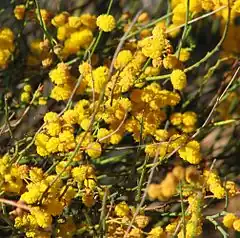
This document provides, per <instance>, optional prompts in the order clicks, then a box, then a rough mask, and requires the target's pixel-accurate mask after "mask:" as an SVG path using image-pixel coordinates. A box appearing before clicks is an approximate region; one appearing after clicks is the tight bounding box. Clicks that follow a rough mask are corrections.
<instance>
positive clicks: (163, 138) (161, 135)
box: [154, 129, 169, 141]
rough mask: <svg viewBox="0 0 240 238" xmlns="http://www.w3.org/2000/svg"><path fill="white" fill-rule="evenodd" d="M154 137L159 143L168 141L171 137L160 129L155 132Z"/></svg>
mask: <svg viewBox="0 0 240 238" xmlns="http://www.w3.org/2000/svg"><path fill="white" fill-rule="evenodd" d="M154 137H155V138H156V140H157V141H166V140H167V139H168V137H169V134H168V131H167V130H163V129H158V130H156V131H155V134H154Z"/></svg>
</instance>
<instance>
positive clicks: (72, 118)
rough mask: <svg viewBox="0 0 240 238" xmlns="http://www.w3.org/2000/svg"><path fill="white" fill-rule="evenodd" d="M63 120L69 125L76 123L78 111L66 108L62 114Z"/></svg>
mask: <svg viewBox="0 0 240 238" xmlns="http://www.w3.org/2000/svg"><path fill="white" fill-rule="evenodd" d="M62 118H63V120H64V121H65V122H66V123H67V124H70V125H73V124H76V123H77V121H78V113H77V112H76V111H75V110H72V109H71V110H67V111H65V112H64V114H63V116H62Z"/></svg>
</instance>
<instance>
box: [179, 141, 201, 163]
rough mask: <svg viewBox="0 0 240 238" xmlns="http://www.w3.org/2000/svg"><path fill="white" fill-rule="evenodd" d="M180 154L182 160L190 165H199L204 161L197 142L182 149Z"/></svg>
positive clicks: (191, 142) (189, 143) (192, 142)
mask: <svg viewBox="0 0 240 238" xmlns="http://www.w3.org/2000/svg"><path fill="white" fill-rule="evenodd" d="M178 153H179V155H180V157H181V158H182V159H184V160H186V161H188V162H189V163H190V164H199V163H200V162H201V160H202V157H201V153H200V144H199V143H198V142H197V141H195V140H193V141H190V142H188V143H187V145H186V146H184V147H182V148H180V149H179V151H178Z"/></svg>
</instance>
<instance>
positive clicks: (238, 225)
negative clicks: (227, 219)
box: [233, 219, 240, 232]
mask: <svg viewBox="0 0 240 238" xmlns="http://www.w3.org/2000/svg"><path fill="white" fill-rule="evenodd" d="M233 229H234V230H236V231H239V232H240V219H237V220H236V221H234V222H233Z"/></svg>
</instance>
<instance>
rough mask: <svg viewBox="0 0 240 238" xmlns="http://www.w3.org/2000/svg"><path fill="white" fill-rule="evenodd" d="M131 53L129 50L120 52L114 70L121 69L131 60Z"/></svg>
mask: <svg viewBox="0 0 240 238" xmlns="http://www.w3.org/2000/svg"><path fill="white" fill-rule="evenodd" d="M132 58H133V56H132V52H131V51H130V50H122V51H120V52H119V53H118V56H117V58H116V61H115V62H114V67H115V68H116V69H122V68H123V67H125V66H126V65H127V64H128V63H129V62H130V61H131V60H132Z"/></svg>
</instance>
